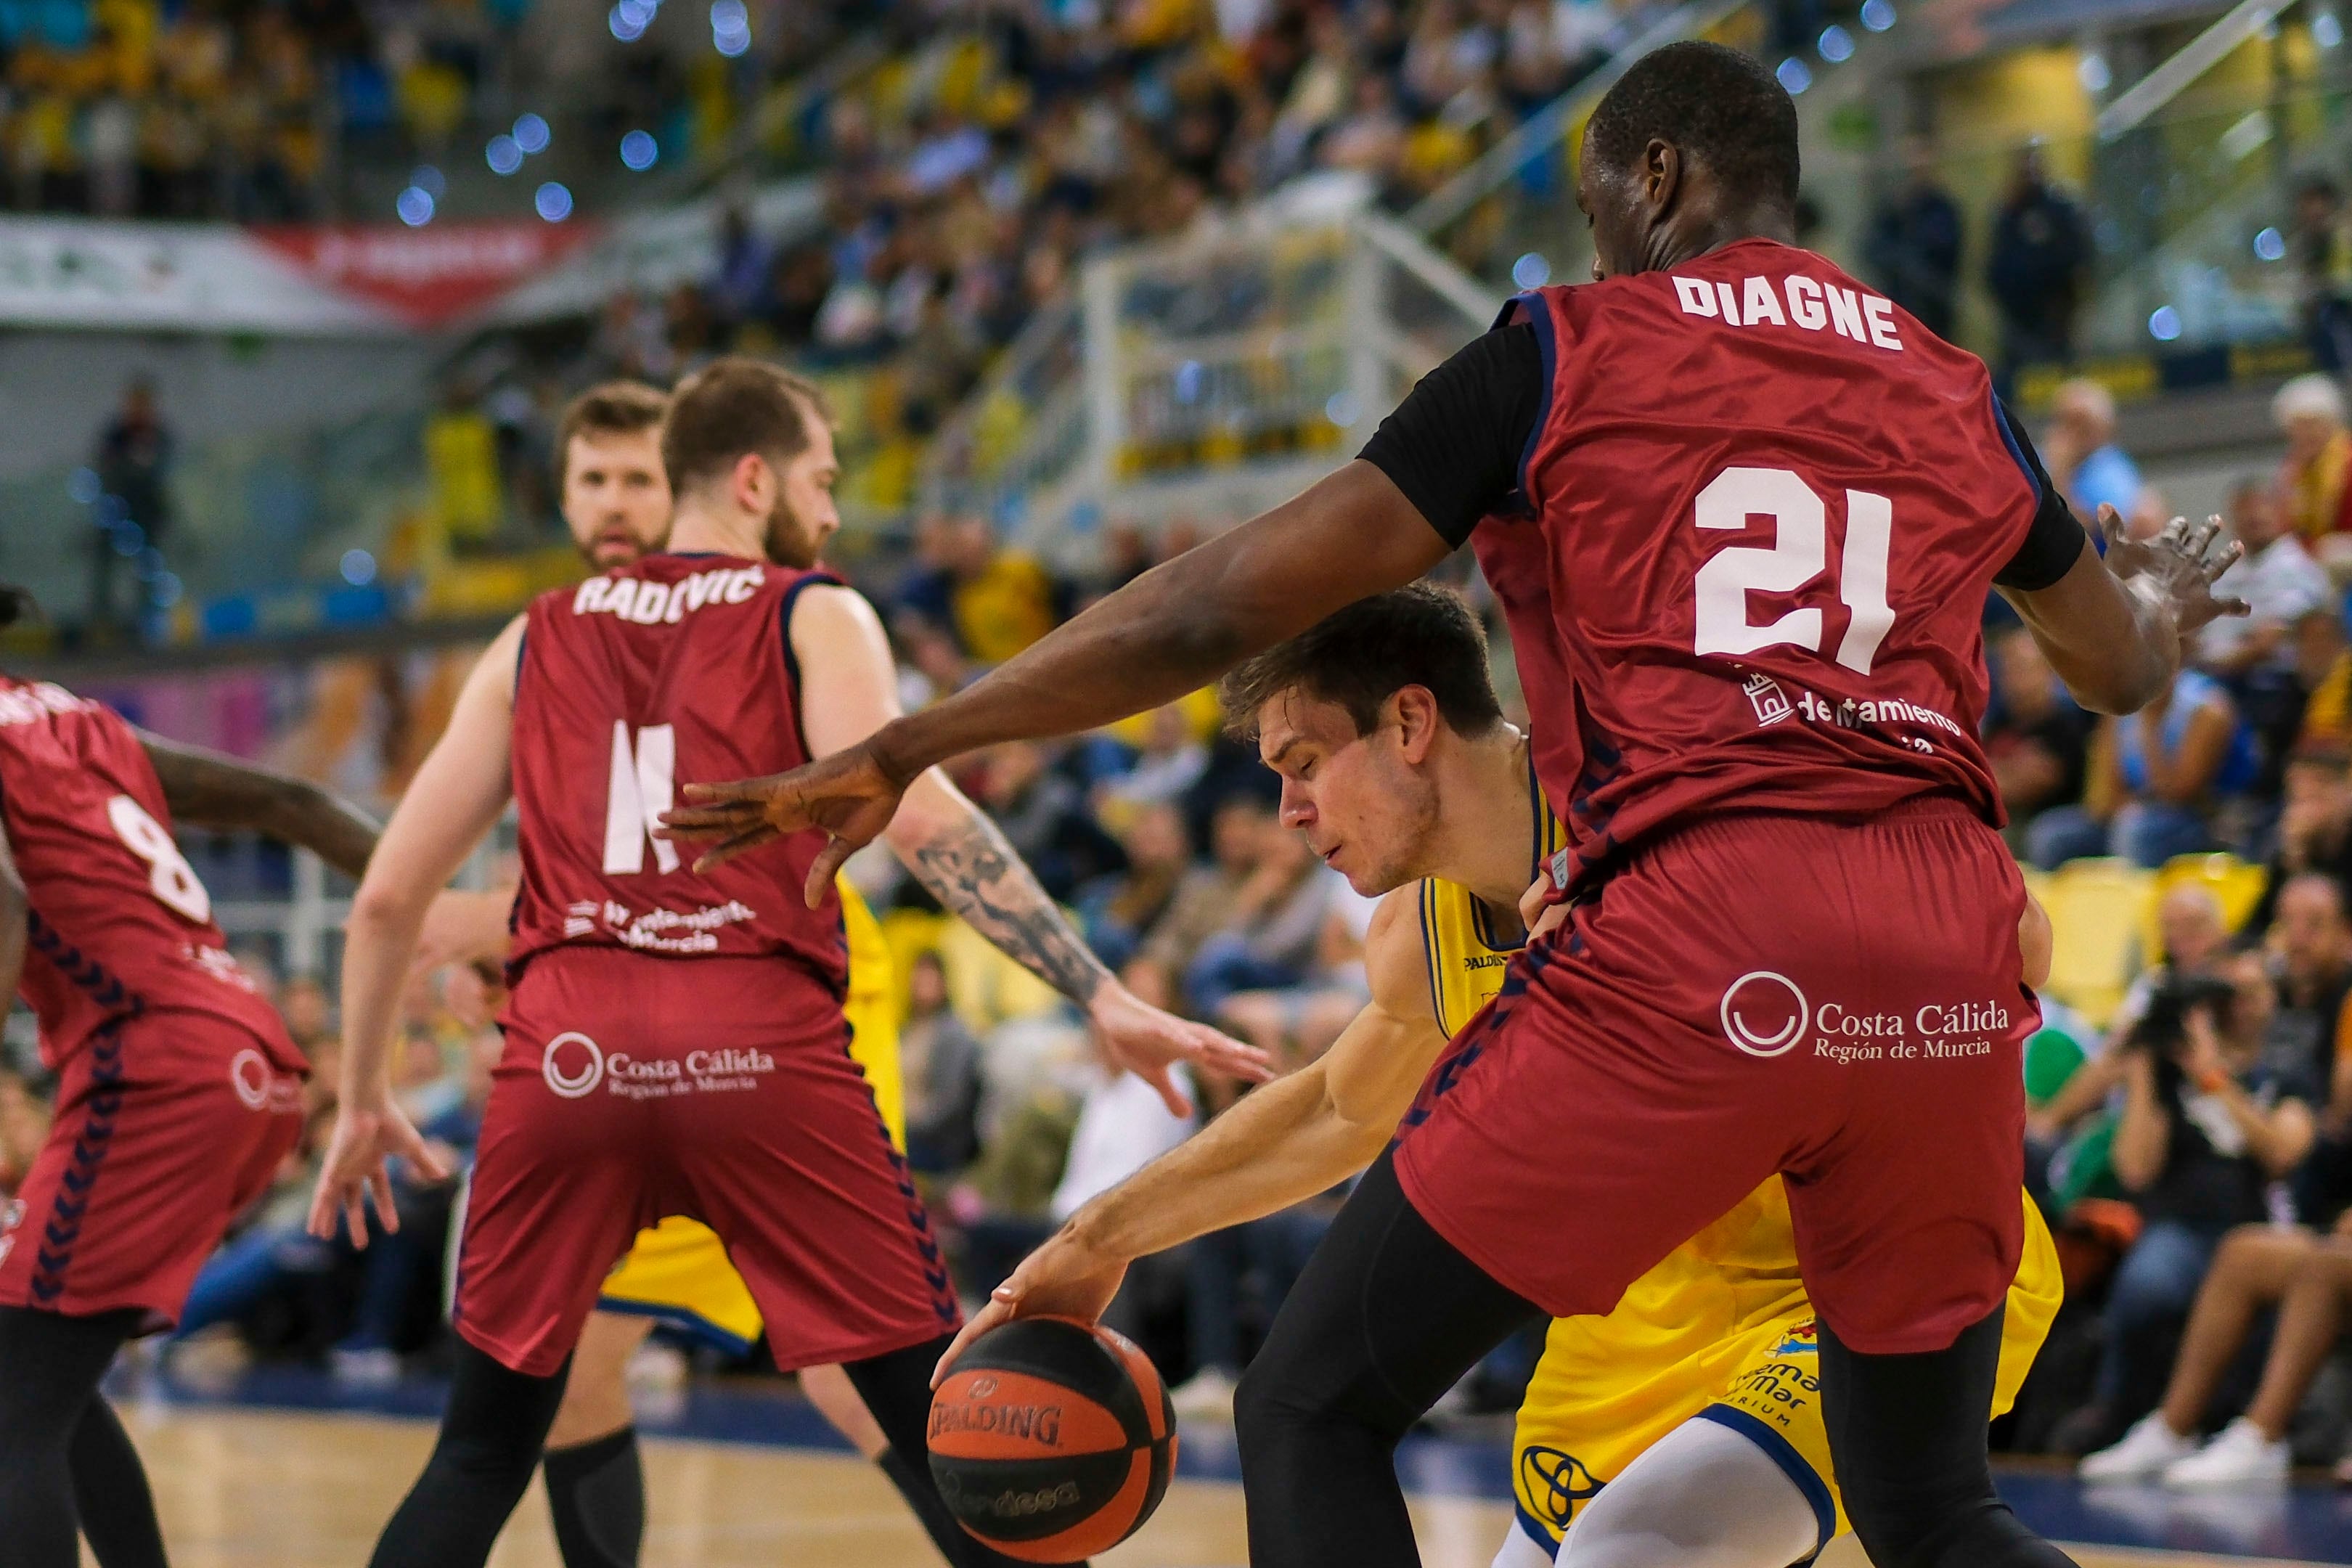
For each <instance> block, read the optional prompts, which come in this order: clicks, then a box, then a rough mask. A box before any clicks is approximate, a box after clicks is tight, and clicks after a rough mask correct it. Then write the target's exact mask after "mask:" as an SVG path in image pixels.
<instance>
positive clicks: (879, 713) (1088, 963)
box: [753, 587, 1271, 1114]
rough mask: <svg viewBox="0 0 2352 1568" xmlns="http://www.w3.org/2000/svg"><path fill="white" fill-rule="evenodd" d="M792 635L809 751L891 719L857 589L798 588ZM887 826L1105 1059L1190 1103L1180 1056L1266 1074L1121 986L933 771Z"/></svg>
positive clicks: (764, 836)
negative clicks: (1058, 999) (1059, 997)
mask: <svg viewBox="0 0 2352 1568" xmlns="http://www.w3.org/2000/svg"><path fill="white" fill-rule="evenodd" d="M790 636H791V637H792V646H793V658H794V659H795V660H796V661H797V662H798V664H799V666H800V670H801V692H802V701H801V730H802V733H803V735H805V736H806V738H807V740H808V744H809V751H810V753H811V754H812V755H814V756H818V757H824V756H826V755H829V754H832V753H834V752H840V751H842V750H843V749H845V748H848V747H854V746H856V745H857V744H859V743H860V742H863V741H865V740H866V738H867V737H869V736H871V735H872V734H873V733H874V732H875V731H877V730H878V729H880V728H881V727H883V726H884V725H885V724H887V723H888V722H889V721H891V720H893V719H895V718H897V717H898V669H897V667H896V665H895V664H894V663H893V661H892V660H891V658H890V643H889V639H888V638H887V637H885V636H884V635H883V631H882V622H881V619H880V617H878V616H876V615H875V613H874V606H873V605H869V604H867V603H866V600H865V598H864V597H863V596H862V595H859V594H857V593H856V592H855V591H853V590H851V589H848V588H831V587H818V588H810V589H807V590H804V591H803V593H802V595H801V596H800V598H799V599H798V600H797V601H795V603H794V604H793V624H792V627H791V632H790ZM884 833H885V837H887V839H888V841H889V844H890V847H891V849H892V850H893V851H895V852H896V853H897V855H898V858H899V860H900V861H901V862H902V863H903V864H904V865H905V866H906V868H907V869H908V870H909V871H911V872H913V873H914V874H915V877H916V879H917V880H919V881H920V882H921V883H922V884H923V886H924V887H926V888H928V889H930V892H931V896H932V897H934V898H936V899H938V900H940V903H941V904H942V905H944V906H945V907H946V908H947V909H948V910H950V911H952V912H953V913H955V914H957V915H960V916H961V917H962V919H963V921H964V922H965V923H966V924H968V925H970V926H971V928H972V930H974V931H978V932H979V933H980V934H981V935H982V936H983V937H985V938H987V939H988V941H989V942H990V944H991V945H992V946H993V947H994V948H996V950H997V951H998V952H1002V953H1003V954H1004V955H1005V956H1006V957H1008V958H1010V959H1012V960H1013V962H1014V963H1018V964H1019V965H1021V967H1022V968H1024V969H1025V970H1027V971H1028V972H1029V973H1032V974H1034V975H1035V976H1037V978H1039V979H1040V980H1043V981H1044V982H1045V984H1048V985H1051V986H1052V987H1053V988H1054V989H1055V990H1056V991H1058V992H1060V993H1061V994H1063V995H1065V996H1066V997H1068V998H1069V999H1070V1000H1071V1001H1073V1002H1076V1004H1077V1005H1079V1006H1081V1007H1083V1008H1085V1009H1086V1011H1087V1019H1088V1021H1089V1022H1090V1023H1092V1024H1093V1026H1095V1028H1096V1029H1097V1031H1098V1032H1099V1033H1100V1034H1101V1036H1102V1037H1103V1040H1104V1043H1105V1044H1106V1045H1108V1047H1109V1048H1110V1053H1111V1056H1112V1058H1114V1059H1115V1060H1117V1061H1118V1063H1119V1065H1121V1066H1122V1067H1125V1068H1128V1069H1129V1071H1131V1072H1134V1073H1135V1074H1136V1075H1137V1076H1139V1077H1140V1078H1142V1079H1145V1080H1146V1081H1147V1082H1149V1083H1150V1084H1151V1085H1152V1087H1153V1088H1155V1089H1159V1091H1160V1098H1161V1099H1162V1100H1166V1101H1167V1102H1168V1105H1169V1108H1170V1109H1171V1110H1175V1111H1176V1112H1178V1113H1179V1114H1182V1113H1184V1112H1186V1111H1189V1110H1191V1106H1190V1105H1189V1104H1188V1103H1187V1102H1186V1100H1185V1098H1184V1095H1183V1091H1182V1090H1181V1089H1179V1088H1177V1086H1176V1083H1175V1080H1174V1079H1173V1078H1171V1076H1170V1072H1169V1068H1170V1067H1171V1065H1172V1064H1173V1063H1175V1062H1178V1061H1192V1062H1197V1063H1199V1064H1200V1065H1201V1066H1202V1067H1205V1068H1212V1069H1213V1070H1215V1071H1218V1072H1223V1073H1228V1074H1232V1075H1234V1076H1237V1077H1241V1078H1246V1079H1252V1080H1260V1079H1265V1078H1266V1077H1267V1076H1268V1075H1269V1073H1270V1071H1271V1068H1269V1066H1268V1065H1267V1062H1266V1059H1265V1053H1264V1052H1262V1051H1258V1050H1256V1049H1254V1048H1253V1047H1248V1046H1244V1045H1243V1044H1242V1043H1241V1042H1239V1041H1238V1040H1232V1039H1228V1038H1226V1037H1224V1036H1223V1035H1221V1034H1219V1033H1217V1032H1216V1031H1215V1030H1214V1029H1211V1028H1207V1027H1205V1026H1202V1025H1199V1024H1193V1023H1190V1022H1187V1021H1186V1020H1184V1019H1181V1018H1178V1017H1176V1016H1173V1015H1171V1014H1168V1013H1163V1012H1161V1011H1160V1009H1159V1008H1157V1007H1151V1006H1147V1005H1145V1004H1144V1003H1143V1002H1142V1001H1140V1000H1139V999H1138V998H1137V997H1136V996H1135V994H1133V993H1131V992H1129V990H1128V989H1127V987H1126V986H1124V985H1121V984H1119V983H1118V980H1117V979H1116V978H1114V977H1113V976H1112V974H1111V973H1110V971H1108V969H1105V968H1104V967H1103V964H1102V961H1101V960H1100V959H1098V958H1097V957H1096V956H1095V955H1094V953H1093V952H1092V951H1091V950H1089V949H1088V948H1087V944H1086V942H1085V941H1084V940H1083V939H1082V938H1081V937H1080V936H1079V935H1078V933H1077V931H1075V930H1074V929H1072V927H1071V925H1070V922H1069V921H1068V920H1067V919H1066V917H1065V916H1064V915H1063V913H1062V911H1061V910H1060V909H1059V908H1057V907H1056V906H1055V903H1054V900H1052V899H1051V898H1049V897H1047V896H1046V893H1045V889H1044V888H1042V887H1040V886H1038V883H1037V879H1036V876H1035V875H1034V873H1033V872H1031V870H1030V869H1029V868H1028V867H1027V865H1025V864H1024V863H1023V861H1022V859H1021V857H1020V856H1019V855H1017V854H1015V853H1014V852H1013V846H1012V845H1010V844H1008V843H1006V842H1005V839H1004V835H1003V833H1001V832H1000V831H998V829H997V826H996V824H994V823H993V822H991V821H990V820H989V819H988V817H987V816H985V815H983V814H982V811H981V809H980V808H979V807H978V806H976V805H972V803H971V801H970V800H968V799H966V798H965V797H964V795H963V792H962V791H961V790H959V789H957V788H956V787H955V785H953V784H950V783H949V782H948V781H947V779H946V777H945V776H944V775H943V774H941V773H939V772H938V771H937V770H936V769H929V770H926V771H925V772H924V773H921V774H919V775H918V776H917V777H916V779H915V781H914V783H913V784H912V785H911V786H910V787H909V788H908V791H907V792H906V799H905V804H904V805H901V806H900V807H899V809H898V812H897V814H896V816H894V818H893V819H892V820H891V822H890V825H889V826H888V827H887V829H885V830H884ZM773 837H777V835H776V834H775V833H774V832H772V830H769V829H767V828H765V827H764V826H761V827H760V828H758V829H756V830H755V831H754V834H753V839H754V842H758V843H765V842H767V841H768V840H769V839H771V838H773ZM831 877H832V873H831V872H830V871H828V872H826V873H825V874H824V878H825V880H824V881H819V880H817V879H815V878H814V876H813V877H812V878H811V880H810V883H809V901H810V902H811V903H814V902H815V901H816V900H817V898H818V896H819V895H821V894H822V893H823V891H824V885H825V882H826V881H830V879H831Z"/></svg>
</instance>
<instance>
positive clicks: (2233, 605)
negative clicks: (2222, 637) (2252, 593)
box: [2213, 599, 2254, 616]
mask: <svg viewBox="0 0 2352 1568" xmlns="http://www.w3.org/2000/svg"><path fill="white" fill-rule="evenodd" d="M2213 602H2214V604H2215V605H2216V606H2217V607H2218V608H2219V609H2220V610H2221V613H2222V614H2223V615H2225V616H2251V615H2252V614H2253V613H2254V607H2253V606H2252V605H2249V604H2248V603H2246V601H2245V600H2243V599H2216V600H2215V601H2213Z"/></svg>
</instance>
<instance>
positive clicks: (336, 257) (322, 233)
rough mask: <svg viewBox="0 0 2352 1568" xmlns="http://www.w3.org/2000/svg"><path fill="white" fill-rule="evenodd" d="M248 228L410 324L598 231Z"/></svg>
mask: <svg viewBox="0 0 2352 1568" xmlns="http://www.w3.org/2000/svg"><path fill="white" fill-rule="evenodd" d="M248 232H249V233H251V234H252V236H253V237H255V238H256V239H258V240H259V241H261V242H262V243H263V244H264V245H266V246H268V247H269V248H270V249H271V250H272V251H273V252H275V253H276V254H277V255H278V257H279V258H281V259H283V260H285V261H289V262H291V263H292V264H293V265H294V266H295V268H298V269H299V271H301V272H302V273H303V274H304V275H305V276H306V277H308V278H310V279H311V280H312V281H313V282H316V283H319V284H322V285H324V286H326V287H327V288H330V289H336V290H338V291H341V292H342V293H345V294H348V295H352V296H354V297H356V298H358V299H360V300H365V301H366V302H368V303H370V304H372V305H374V306H376V307H378V308H380V309H382V310H387V311H389V312H391V313H392V314H394V315H395V316H398V317H400V318H401V319H402V320H404V321H407V322H408V323H409V324H410V325H412V326H418V327H436V326H440V325H442V324H443V323H445V322H447V321H454V320H456V319H457V318H458V317H461V316H464V315H467V314H468V313H469V312H471V311H473V310H478V309H481V308H482V307H484V306H487V305H488V304H489V303H490V302H491V301H492V300H496V299H497V298H498V297H499V295H501V294H504V293H505V292H506V291H507V290H508V289H512V288H513V287H515V286H516V285H517V284H519V283H521V282H523V281H525V280H526V279H530V278H534V277H537V276H539V275H541V273H544V272H546V271H547V270H548V269H550V268H552V267H554V266H555V265H556V264H557V263H558V262H560V261H562V260H563V259H564V258H566V257H568V256H570V255H571V254H572V252H573V251H575V250H577V249H579V248H580V247H582V246H583V245H585V244H587V243H588V242H589V241H590V240H592V239H593V238H595V237H597V235H598V233H599V232H600V231H599V229H598V227H597V226H596V225H594V224H591V223H530V222H523V223H436V224H433V225H431V226H427V227H424V228H394V227H391V226H383V227H378V226H373V225H358V224H341V225H318V226H299V227H297V226H291V225H282V226H257V227H255V228H253V229H250V230H249V231H248Z"/></svg>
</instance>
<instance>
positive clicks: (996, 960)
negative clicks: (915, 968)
mask: <svg viewBox="0 0 2352 1568" xmlns="http://www.w3.org/2000/svg"><path fill="white" fill-rule="evenodd" d="M939 945H940V966H941V967H942V968H944V969H945V970H946V971H947V978H948V997H949V1000H950V1003H951V1004H952V1005H953V1006H954V1007H955V1012H956V1016H957V1017H959V1018H961V1019H962V1020H963V1022H964V1026H965V1027H966V1028H969V1029H970V1030H971V1032H972V1033H973V1034H975V1035H984V1034H986V1033H987V1032H988V1031H989V1030H991V1029H992V1028H994V1027H996V1026H997V1025H999V1024H1002V1023H1004V1022H1006V1021H1008V1020H1010V1019H1013V1018H1034V1017H1036V1016H1039V1015H1041V1014H1045V1013H1050V1012H1052V1011H1053V1010H1054V1009H1055V1008H1056V1007H1058V1006H1060V1005H1061V1001H1062V998H1061V995H1060V994H1059V993H1057V992H1055V989H1054V988H1053V987H1052V986H1050V985H1048V984H1045V982H1044V981H1042V980H1040V979H1038V978H1037V977H1036V976H1035V975H1034V974H1032V973H1029V972H1028V971H1027V970H1025V969H1024V968H1022V967H1021V966H1020V965H1019V964H1017V963H1013V961H1012V960H1011V959H1009V958H1007V957H1005V956H1004V955H1003V953H1001V952H997V951H996V949H994V948H993V947H991V946H990V945H989V944H988V939H987V938H985V937H983V936H982V935H981V934H980V933H979V932H978V931H974V930H972V929H971V927H970V926H968V925H966V924H964V923H963V921H956V920H950V921H942V922H941V923H940V944H939Z"/></svg>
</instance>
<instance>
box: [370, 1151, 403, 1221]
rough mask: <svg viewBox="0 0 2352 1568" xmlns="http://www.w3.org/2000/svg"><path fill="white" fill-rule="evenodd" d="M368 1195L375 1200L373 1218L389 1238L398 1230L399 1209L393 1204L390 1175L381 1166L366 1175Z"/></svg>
mask: <svg viewBox="0 0 2352 1568" xmlns="http://www.w3.org/2000/svg"><path fill="white" fill-rule="evenodd" d="M368 1194H369V1195H370V1196H371V1197H373V1198H374V1199H375V1217H376V1219H377V1221H378V1222H379V1223H380V1224H382V1225H383V1230H384V1234H385V1235H386V1236H389V1235H391V1234H392V1233H393V1232H394V1231H396V1230H398V1229H399V1228H400V1207H399V1205H397V1204H395V1203H394V1202H393V1197H392V1173H391V1172H390V1171H389V1170H387V1169H385V1168H384V1166H383V1165H382V1164H378V1165H377V1166H376V1168H375V1169H374V1170H373V1171H371V1172H369V1173H368Z"/></svg>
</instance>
